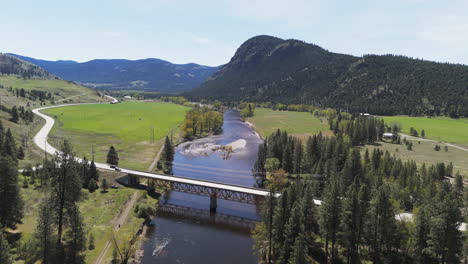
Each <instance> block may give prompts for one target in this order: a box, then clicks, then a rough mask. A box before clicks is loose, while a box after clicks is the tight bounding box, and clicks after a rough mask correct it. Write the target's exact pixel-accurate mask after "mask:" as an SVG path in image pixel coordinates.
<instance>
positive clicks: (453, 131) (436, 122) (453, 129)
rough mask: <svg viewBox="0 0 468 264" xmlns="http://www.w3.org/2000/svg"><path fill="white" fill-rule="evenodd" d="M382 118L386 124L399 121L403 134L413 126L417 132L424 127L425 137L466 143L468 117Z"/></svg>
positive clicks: (467, 137)
mask: <svg viewBox="0 0 468 264" xmlns="http://www.w3.org/2000/svg"><path fill="white" fill-rule="evenodd" d="M384 120H385V123H387V124H391V123H393V122H397V123H400V124H401V126H402V132H403V133H405V134H409V131H410V128H411V127H413V128H414V129H416V130H417V131H418V133H421V130H423V129H424V131H425V133H426V138H430V139H433V140H438V141H442V142H450V143H458V144H465V145H468V118H460V119H453V118H448V117H435V118H428V117H409V116H385V117H384Z"/></svg>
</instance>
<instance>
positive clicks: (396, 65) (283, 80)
mask: <svg viewBox="0 0 468 264" xmlns="http://www.w3.org/2000/svg"><path fill="white" fill-rule="evenodd" d="M185 95H186V96H187V97H189V98H191V99H201V98H206V99H212V100H221V101H225V102H230V101H235V102H240V101H254V102H273V103H283V104H313V105H317V106H321V107H335V108H341V109H347V110H349V111H356V112H357V111H359V112H370V113H372V114H381V115H395V114H408V115H441V114H447V115H450V116H468V66H465V65H458V64H448V63H437V62H431V61H424V60H419V59H412V58H408V57H404V56H394V55H382V56H379V55H366V56H363V57H357V56H350V55H345V54H337V53H333V52H329V51H327V50H325V49H323V48H321V47H319V46H317V45H313V44H308V43H305V42H303V41H299V40H294V39H289V40H283V39H280V38H276V37H271V36H257V37H253V38H251V39H249V40H247V41H246V42H244V43H243V44H242V45H241V46H240V47H239V48H238V50H237V51H236V53H235V55H234V57H232V59H231V60H230V62H229V63H227V64H225V65H224V66H222V67H221V68H220V69H219V71H218V72H216V73H215V74H214V75H212V76H211V77H210V78H208V79H207V81H205V82H204V83H203V84H201V85H200V87H199V88H196V89H194V90H192V91H191V92H188V93H186V94H185Z"/></svg>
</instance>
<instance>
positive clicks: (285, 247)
mask: <svg viewBox="0 0 468 264" xmlns="http://www.w3.org/2000/svg"><path fill="white" fill-rule="evenodd" d="M290 193H291V192H290ZM303 219H304V214H303V210H302V203H300V202H295V203H294V205H293V206H292V210H291V216H290V217H289V219H288V222H287V224H286V226H285V227H284V229H285V231H284V241H283V243H282V247H281V249H280V252H279V254H280V255H279V262H278V263H288V261H289V258H290V256H291V254H292V251H293V245H294V241H295V239H296V238H297V237H298V236H299V234H303V233H304V224H303Z"/></svg>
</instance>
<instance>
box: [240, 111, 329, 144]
mask: <svg viewBox="0 0 468 264" xmlns="http://www.w3.org/2000/svg"><path fill="white" fill-rule="evenodd" d="M248 121H249V122H250V123H252V124H253V125H254V126H255V130H256V131H257V132H259V133H260V135H261V136H262V137H263V138H265V137H266V136H269V135H271V133H273V132H275V131H276V130H277V129H278V128H279V129H282V130H286V131H288V133H289V134H291V135H293V136H296V137H299V138H301V139H306V138H308V137H309V136H311V135H314V134H318V133H319V132H322V133H323V134H324V135H329V134H331V131H330V130H329V129H328V124H327V122H326V121H322V120H320V119H319V118H317V117H314V116H313V115H312V114H311V113H306V112H292V111H274V110H272V109H269V108H257V109H255V114H254V117H252V118H250V119H249V120H248Z"/></svg>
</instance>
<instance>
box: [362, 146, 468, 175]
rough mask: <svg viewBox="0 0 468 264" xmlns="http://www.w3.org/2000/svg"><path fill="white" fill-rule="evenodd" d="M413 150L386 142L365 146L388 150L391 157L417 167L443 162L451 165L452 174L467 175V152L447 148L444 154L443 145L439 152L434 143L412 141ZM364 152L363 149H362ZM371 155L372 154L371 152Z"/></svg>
mask: <svg viewBox="0 0 468 264" xmlns="http://www.w3.org/2000/svg"><path fill="white" fill-rule="evenodd" d="M412 142H413V149H412V150H407V149H406V146H405V145H396V144H391V143H387V142H379V144H380V146H365V147H366V148H368V149H369V151H372V149H374V148H380V149H382V150H383V151H386V150H388V151H389V152H390V153H391V154H392V155H395V156H396V157H397V158H401V159H402V160H414V161H415V162H416V163H417V164H418V165H422V164H423V163H426V165H427V164H436V163H439V162H444V163H445V164H449V163H450V162H452V163H453V167H454V172H457V171H460V172H461V173H462V174H463V175H465V176H466V175H468V163H467V162H466V161H467V160H468V152H466V151H463V150H460V149H457V148H454V147H448V151H447V152H445V150H444V145H441V146H442V147H441V150H440V151H435V150H434V147H435V145H436V144H438V143H435V142H429V141H420V142H421V143H418V142H419V141H418V140H414V141H412ZM439 145H440V143H439ZM363 150H365V148H363ZM397 150H398V151H397ZM371 153H372V152H371Z"/></svg>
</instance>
